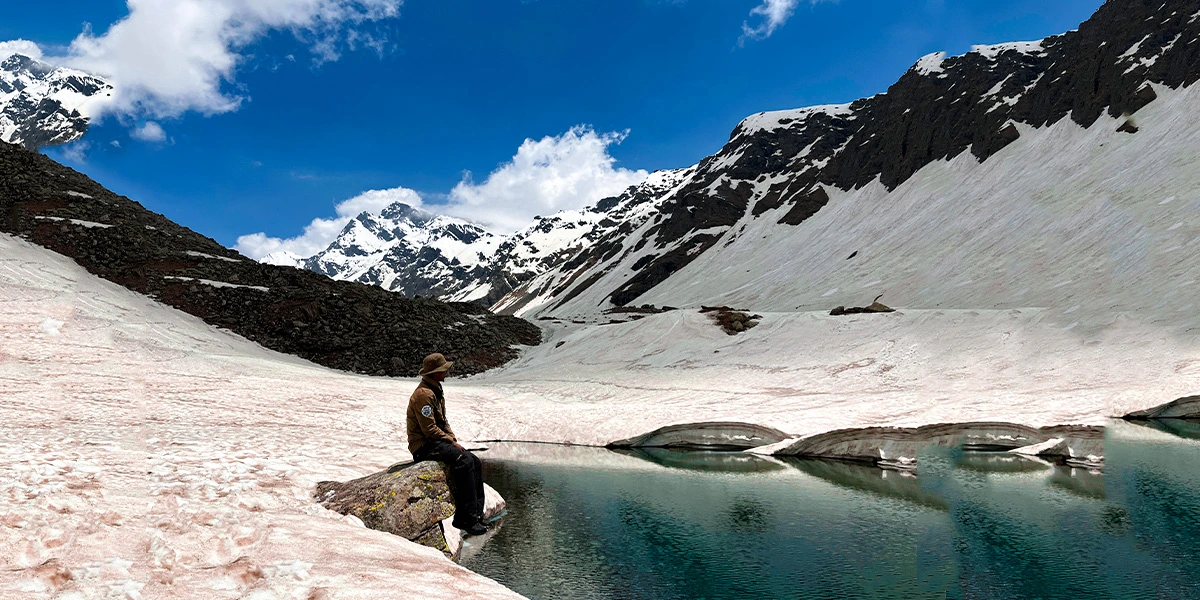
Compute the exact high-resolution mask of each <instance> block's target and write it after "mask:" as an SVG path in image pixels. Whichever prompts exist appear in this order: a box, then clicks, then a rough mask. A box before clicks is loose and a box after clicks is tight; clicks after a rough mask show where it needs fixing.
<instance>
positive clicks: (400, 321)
mask: <svg viewBox="0 0 1200 600" xmlns="http://www.w3.org/2000/svg"><path fill="white" fill-rule="evenodd" d="M0 231H3V232H5V233H9V234H13V235H18V236H20V237H23V238H25V239H27V240H29V241H31V242H33V243H36V244H39V245H41V246H44V247H46V248H49V249H51V250H54V251H56V252H58V253H60V254H63V255H65V256H68V257H70V258H72V259H74V260H75V261H76V262H78V263H79V264H80V265H81V266H83V267H84V268H86V269H87V270H88V271H90V272H92V273H94V274H96V275H99V276H100V277H103V278H105V279H108V280H110V281H113V282H115V283H117V284H120V285H123V286H125V287H127V288H129V289H132V290H134V291H137V292H140V293H142V294H146V295H148V296H151V297H153V298H156V299H157V300H158V301H160V302H162V303H164V304H167V305H169V306H172V307H174V308H177V309H180V310H183V311H184V312H187V313H190V314H192V315H195V316H197V317H199V318H201V319H203V320H204V321H206V322H207V323H209V324H211V325H214V326H217V327H222V328H225V329H228V330H230V331H233V332H235V333H238V334H240V335H242V336H244V337H246V338H248V339H250V340H252V341H255V342H257V343H259V344H261V345H263V346H265V347H267V348H270V349H272V350H277V351H279V352H284V353H288V354H294V355H297V356H300V357H303V358H306V359H308V360H311V361H313V362H316V363H318V364H322V365H325V366H329V367H332V368H336V369H343V370H347V371H354V372H358V373H365V374H373V375H390V376H411V375H415V374H416V373H417V371H418V370H419V368H420V364H421V359H422V358H423V357H424V356H425V355H426V354H428V353H430V352H435V351H437V352H442V353H444V354H446V355H447V356H448V357H450V359H451V360H455V361H457V365H456V368H455V371H456V373H457V374H469V373H477V372H480V371H483V370H486V369H489V368H492V367H496V366H499V365H501V364H503V363H504V362H506V361H508V360H510V359H512V358H514V357H515V356H516V355H517V350H516V349H515V347H516V346H517V345H520V344H538V343H540V337H541V333H540V331H539V330H538V328H537V327H536V326H534V325H533V324H531V323H528V322H526V321H523V320H521V319H517V318H513V317H504V316H497V315H493V314H492V313H490V312H488V311H487V310H486V309H485V308H484V307H481V306H479V305H477V304H469V303H444V302H439V301H436V300H432V299H409V298H405V297H403V296H401V295H399V294H392V293H390V292H387V291H385V290H383V289H380V288H378V287H374V286H367V285H362V284H358V283H352V282H339V281H333V280H331V279H329V278H327V277H323V276H321V275H318V274H316V273H312V272H308V271H302V270H297V269H292V268H287V267H280V266H274V265H266V264H261V263H257V262H254V261H251V260H248V259H246V258H245V257H242V256H241V255H239V254H238V253H236V252H234V251H232V250H229V249H228V248H225V247H224V246H222V245H220V244H218V243H217V242H216V241H214V240H212V239H209V238H207V237H204V236H202V235H200V234H198V233H196V232H194V231H192V230H190V229H187V228H185V227H182V226H180V225H178V224H175V223H173V222H171V221H170V220H168V219H167V218H166V217H163V216H162V215H159V214H156V213H153V212H151V211H149V210H146V209H145V208H144V207H142V206H141V205H140V204H138V203H137V202H134V201H132V200H130V199H128V198H125V197H122V196H118V195H117V194H114V193H112V192H110V191H108V190H106V189H105V188H104V187H102V186H101V185H99V184H97V183H96V182H94V181H92V180H91V179H89V178H87V177H86V176H84V175H82V174H80V173H78V172H76V171H74V170H72V169H69V168H67V167H64V166H62V165H59V164H58V163H56V162H54V161H53V160H51V159H49V158H48V157H46V156H43V155H40V154H37V153H34V152H30V151H28V150H25V149H23V148H21V147H19V146H15V145H11V144H6V143H4V144H0Z"/></svg>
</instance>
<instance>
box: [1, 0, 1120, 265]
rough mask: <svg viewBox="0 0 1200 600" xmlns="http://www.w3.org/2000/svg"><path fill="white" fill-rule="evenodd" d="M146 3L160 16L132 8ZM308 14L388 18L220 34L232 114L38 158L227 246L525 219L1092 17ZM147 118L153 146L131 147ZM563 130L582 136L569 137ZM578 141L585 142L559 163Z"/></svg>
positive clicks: (72, 11)
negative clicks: (743, 123)
mask: <svg viewBox="0 0 1200 600" xmlns="http://www.w3.org/2000/svg"><path fill="white" fill-rule="evenodd" d="M162 1H170V0H138V2H139V3H141V4H153V3H155V2H162ZM189 1H191V2H193V3H199V4H201V5H202V4H203V3H204V2H205V1H209V0H189ZM211 1H212V2H216V3H218V4H219V3H220V2H223V1H225V2H227V1H228V0H211ZM270 1H271V2H275V3H278V4H281V5H284V4H286V3H287V1H288V0H270ZM323 1H327V2H330V3H332V4H337V5H339V6H341V7H342V8H345V6H346V5H354V4H355V3H356V2H359V3H361V4H363V5H364V6H365V5H369V4H371V3H372V2H380V3H382V4H387V3H391V4H392V5H395V6H398V15H397V14H389V13H387V11H383V12H380V13H377V14H372V15H369V16H364V15H363V14H360V15H358V17H355V16H354V15H351V16H350V17H347V18H345V19H344V20H343V21H342V22H336V21H335V20H330V21H323V22H321V23H319V24H318V25H315V26H313V25H312V24H311V23H307V22H305V23H301V24H299V25H297V24H294V23H293V24H291V25H288V24H283V25H271V24H270V23H268V24H266V25H264V26H263V27H261V28H259V29H257V30H255V31H252V32H248V33H247V32H244V31H242V32H238V36H239V38H238V39H237V40H236V41H234V42H229V46H230V47H229V49H228V52H229V55H230V56H232V57H234V59H235V64H234V66H233V67H232V68H229V69H228V71H227V72H226V73H225V74H224V78H223V79H220V80H219V81H218V84H219V85H218V88H219V89H218V91H219V92H220V93H221V94H222V95H223V96H221V97H224V98H233V97H240V98H241V100H240V103H238V104H237V105H236V108H229V107H226V108H224V109H221V110H213V107H212V103H213V100H212V94H209V95H208V96H205V97H203V98H202V99H201V100H195V99H192V98H190V97H189V99H188V100H186V101H182V104H181V103H180V102H179V101H178V97H173V98H174V100H176V102H175V104H174V106H173V107H172V108H169V109H164V108H163V107H162V106H155V105H154V103H153V102H152V101H151V102H148V103H142V104H140V105H137V106H133V107H125V108H122V109H121V110H114V111H112V112H111V113H110V114H107V115H105V116H104V118H103V119H102V121H101V123H100V124H99V125H96V126H94V127H93V128H92V130H91V131H89V133H88V134H87V136H85V138H84V140H83V142H84V143H82V144H79V143H77V144H76V145H75V147H73V148H67V149H51V150H49V151H48V153H49V154H50V155H51V156H53V157H55V158H58V159H61V160H64V161H65V162H67V163H68V164H70V165H71V166H73V167H75V168H77V169H79V170H81V171H83V172H85V173H87V174H89V175H91V176H92V177H93V178H95V179H97V180H98V181H100V182H101V183H103V184H105V185H106V186H108V187H110V188H111V189H113V190H115V191H117V192H119V193H123V194H126V195H128V196H130V197H132V198H133V199H135V200H138V201H140V202H142V203H143V204H144V205H146V206H147V207H149V208H150V209H152V210H155V211H158V212H162V213H164V214H166V215H167V216H168V217H170V218H172V219H174V220H176V221H178V222H180V223H182V224H184V225H187V226H189V227H192V228H193V229H196V230H198V231H200V232H202V233H204V234H206V235H209V236H211V237H213V238H215V239H217V240H218V241H219V242H221V243H223V244H226V245H230V246H232V245H234V244H235V242H236V241H237V239H238V237H239V236H241V235H244V234H247V233H252V232H265V233H266V235H267V236H269V237H278V238H287V237H291V236H296V235H299V234H300V233H301V231H302V230H303V229H304V227H305V226H306V225H309V224H310V222H311V221H312V220H313V219H314V218H317V217H335V216H336V215H335V208H334V207H335V205H336V204H338V203H340V202H344V201H346V200H347V199H351V198H355V197H356V196H357V195H359V194H360V193H361V192H364V191H366V190H373V189H374V190H387V189H396V188H404V190H405V193H409V192H408V190H415V192H417V193H418V194H419V195H420V196H421V197H422V198H423V199H424V202H425V204H426V205H427V206H428V207H430V208H432V209H434V210H437V209H438V204H439V203H443V202H447V201H450V202H451V203H453V202H454V201H455V199H456V198H458V201H459V202H460V203H461V202H462V200H461V197H464V194H465V193H466V192H471V193H473V194H474V196H472V197H473V198H475V200H476V201H477V202H479V203H483V204H486V203H488V202H493V203H494V204H493V205H492V208H493V209H494V210H495V211H499V212H502V213H504V214H511V215H514V216H515V217H514V218H518V217H519V218H521V219H523V218H527V217H528V216H530V215H532V214H544V213H546V212H550V211H551V210H552V209H554V208H564V207H572V206H573V205H577V204H579V203H581V202H584V200H585V199H587V198H589V197H590V196H589V195H588V190H576V192H577V193H575V194H573V195H571V196H570V197H569V198H564V199H557V200H556V199H545V198H541V199H539V198H533V199H531V200H528V201H527V202H526V204H528V206H526V205H524V204H522V202H525V201H523V200H522V199H521V198H522V197H524V196H530V197H533V196H536V195H537V193H536V192H529V191H528V190H530V189H536V188H529V187H520V185H517V184H515V183H513V181H516V180H521V179H522V178H528V177H533V178H537V177H540V176H542V175H544V172H542V175H539V174H538V173H539V172H538V171H537V169H536V168H535V167H537V165H539V164H541V166H542V167H545V166H546V165H545V164H542V163H541V162H539V161H542V162H545V161H551V162H553V161H555V160H559V159H563V160H564V162H563V164H562V165H560V167H561V168H558V170H557V176H560V177H561V176H562V172H563V170H569V169H584V170H588V169H590V171H589V173H592V175H587V176H582V178H577V179H574V180H573V181H579V182H582V183H584V184H588V182H603V183H607V184H608V185H609V187H611V186H613V185H618V184H624V183H626V182H627V181H629V180H636V178H637V177H638V176H639V175H640V174H641V173H640V172H641V171H653V170H656V169H666V168H677V167H683V166H687V165H690V164H693V163H695V162H696V161H698V160H699V159H701V158H703V157H704V156H706V155H708V154H711V153H713V152H715V151H716V150H718V149H719V148H720V146H721V145H722V144H723V143H724V142H725V141H726V140H727V139H728V136H729V133H730V131H731V130H732V128H733V127H734V126H735V125H736V124H737V122H738V121H739V120H740V119H741V118H743V117H745V116H747V115H749V114H751V113H754V112H758V111H763V110H775V109H784V108H795V107H800V106H805V105H811V104H824V103H841V102H848V101H852V100H854V99H856V98H860V97H864V96H870V95H872V94H876V93H879V92H883V91H885V90H886V89H887V86H888V85H890V84H891V83H892V82H894V81H895V80H896V79H897V78H898V77H899V76H900V75H901V74H903V73H904V71H905V70H907V69H908V67H909V66H911V65H912V64H913V63H914V62H915V61H916V60H917V59H918V58H919V57H921V56H922V55H924V54H928V53H930V52H935V51H947V52H949V53H951V54H960V53H963V52H965V51H967V50H968V49H969V47H970V46H971V45H972V44H986V43H997V42H1005V41H1015V40H1028V39H1038V38H1042V37H1045V36H1047V35H1052V34H1056V33H1061V32H1063V31H1066V30H1068V29H1073V28H1075V27H1076V26H1077V25H1078V24H1079V22H1081V21H1082V20H1084V19H1086V18H1087V17H1088V16H1089V15H1090V14H1091V13H1093V12H1094V11H1095V10H1096V9H1097V8H1098V7H1099V5H1100V4H1101V3H1102V2H1101V0H1054V1H1053V2H1046V1H1045V0H1005V1H1004V2H997V1H995V0H978V1H968V0H905V1H902V2H897V1H896V0H840V1H838V2H833V1H824V2H817V3H815V4H812V3H809V2H805V1H801V2H799V5H798V6H797V7H796V9H795V13H794V14H792V15H790V17H789V18H786V20H783V21H780V22H779V23H776V24H777V25H778V26H777V27H776V28H775V29H774V30H773V31H771V34H770V35H769V36H765V35H762V33H765V30H761V31H760V35H758V36H750V37H747V36H746V35H745V34H744V25H745V26H746V27H751V28H754V27H761V26H764V25H765V23H766V18H767V17H766V16H764V15H761V14H752V11H753V10H755V9H756V7H759V6H765V5H764V0H676V1H671V0H597V1H593V0H437V1H431V0H407V1H406V2H404V3H403V4H402V5H401V4H399V0H323ZM778 1H781V0H771V3H776V2H778ZM363 10H364V11H365V10H367V9H365V8H364V9H363ZM372 10H374V9H373V8H372ZM129 14H130V8H129V7H127V6H126V4H125V2H123V1H114V0H60V1H57V2H53V3H49V2H24V3H11V5H10V6H7V7H6V8H5V15H6V16H5V19H4V20H3V21H2V22H0V40H11V39H18V38H19V39H26V40H31V41H33V42H36V43H37V44H38V45H40V46H41V47H42V48H43V50H44V51H45V53H46V55H47V57H48V58H47V59H46V60H50V58H51V57H53V56H61V55H64V54H67V53H69V52H70V51H73V50H70V51H69V50H68V49H67V46H68V45H69V44H70V43H71V42H72V40H73V39H75V38H76V36H78V35H79V34H80V32H81V31H83V27H84V25H83V23H84V22H87V23H90V24H91V27H92V34H91V35H92V36H93V38H99V39H102V40H103V38H104V36H105V35H106V34H107V32H108V29H109V27H110V26H111V25H112V24H113V23H115V22H117V21H119V20H120V19H123V18H125V17H127V16H128V15H129ZM146 15H149V10H146V11H144V14H143V15H142V17H145V19H151V18H153V16H152V15H151V16H146ZM263 18H264V19H269V18H275V17H263ZM264 22H266V21H264ZM163 27H168V26H167V25H164V26H163ZM222 36H223V37H222ZM218 37H219V38H220V39H222V40H223V41H227V40H225V38H228V33H227V32H226V33H225V34H221V36H218ZM314 45H316V46H317V51H316V53H315V54H314ZM330 48H332V49H333V51H332V52H331V51H330ZM144 52H145V53H148V54H149V55H153V54H154V53H156V52H162V53H163V54H166V53H169V52H171V50H170V48H165V47H148V48H145V49H144ZM334 53H336V55H337V56H336V59H333V54H334ZM113 60H127V59H113ZM75 64H79V63H78V60H77V61H76V63H75ZM96 64H102V65H110V64H111V62H110V63H96ZM111 68H114V69H116V68H117V67H111ZM135 68H136V66H131V67H128V69H127V70H126V71H124V72H125V73H126V75H125V80H127V81H133V80H135V79H136V77H131V76H130V75H128V73H129V72H130V70H132V69H135ZM186 93H192V92H190V91H188V92H186ZM197 93H201V92H197ZM180 97H182V96H180ZM189 102H190V103H191V104H190V105H189V104H188V103H189ZM205 103H207V104H205ZM181 107H182V108H181ZM206 112H207V113H214V114H205V113H206ZM148 121H153V122H154V123H157V124H158V125H160V126H161V128H162V131H163V134H164V136H165V139H158V140H154V139H153V138H155V137H156V136H154V135H150V136H142V137H149V138H151V139H152V141H142V140H139V139H134V138H132V137H131V134H132V132H133V131H134V130H135V129H137V128H138V127H141V126H144V125H145V123H147V122H148ZM577 125H584V126H587V127H589V128H591V129H590V130H588V129H584V130H578V129H577V130H575V133H570V132H571V130H572V127H575V126H577ZM612 132H615V133H616V134H615V135H608V136H604V134H609V133H612ZM152 133H157V132H152ZM622 134H624V135H622ZM588 136H591V137H588ZM543 138H549V139H548V140H546V142H547V144H548V145H547V146H545V147H542V149H541V151H542V152H543V153H542V154H538V149H537V148H534V147H533V146H528V147H527V148H526V150H527V151H528V152H527V153H528V154H529V156H528V157H527V158H530V161H531V163H530V164H532V165H533V167H530V168H531V169H533V171H531V172H530V173H526V172H524V171H521V169H520V168H519V165H518V166H514V165H509V166H510V169H509V172H508V176H509V177H508V179H505V180H504V181H501V179H503V178H498V179H497V180H496V181H495V182H494V183H495V185H493V186H490V187H489V186H488V185H487V184H488V183H493V182H489V180H488V176H489V174H490V173H492V172H493V171H495V170H496V169H498V168H500V167H501V166H502V165H504V164H505V163H508V162H510V161H513V160H514V157H515V156H517V155H518V154H519V152H518V149H519V148H520V147H521V145H522V143H523V142H524V141H525V140H526V139H531V140H534V141H537V140H543ZM113 142H116V143H117V144H119V147H117V146H116V145H114V144H113ZM589 142H590V146H589V145H588V144H589ZM578 144H582V145H584V146H588V147H587V148H585V149H584V150H581V151H578V152H575V151H574V150H573V148H574V147H575V145H578ZM568 146H570V148H568ZM572 152H574V153H573V154H572ZM605 153H607V154H605ZM564 156H566V158H565V159H564V158H563V157H564ZM606 161H609V162H606ZM612 161H615V162H612ZM551 166H554V165H551ZM464 171H470V172H471V173H472V174H473V180H472V181H473V183H472V184H471V187H470V189H464V188H462V186H460V187H459V191H458V192H452V190H455V187H456V185H459V184H460V182H461V181H462V179H463V176H464ZM543 171H544V170H543ZM614 173H615V174H616V175H615V176H614V175H613V174H614ZM606 178H607V179H606ZM505 181H507V182H508V183H504V182H505ZM534 183H536V182H534ZM506 185H507V186H508V187H505V186H506ZM521 185H533V184H532V183H529V182H528V181H526V182H525V183H523V184H521ZM513 186H516V187H513ZM595 187H596V188H597V190H596V191H597V192H599V191H605V190H603V189H601V188H604V186H603V185H600V184H596V186H595ZM523 195H524V196H523ZM493 196H494V197H495V198H493ZM355 206H357V205H355ZM366 206H371V205H370V204H369V203H368V204H367V205H366ZM485 208H486V206H483V205H482V204H481V205H479V206H474V205H472V206H466V205H463V206H460V207H459V209H458V211H457V214H460V215H461V216H467V217H470V216H471V214H472V213H471V211H472V210H475V209H478V210H479V211H480V212H479V214H480V215H483V217H481V219H480V220H482V221H485V222H486V221H487V220H488V219H487V218H486V215H487V214H489V213H488V212H487V210H485ZM346 210H349V209H346ZM450 212H454V211H450ZM526 213H528V214H526ZM334 224H335V225H336V223H334Z"/></svg>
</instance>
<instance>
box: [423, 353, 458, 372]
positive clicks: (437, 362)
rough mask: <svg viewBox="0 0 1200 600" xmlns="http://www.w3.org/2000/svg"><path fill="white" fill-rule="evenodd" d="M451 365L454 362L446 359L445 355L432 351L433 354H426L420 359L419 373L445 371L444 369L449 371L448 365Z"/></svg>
mask: <svg viewBox="0 0 1200 600" xmlns="http://www.w3.org/2000/svg"><path fill="white" fill-rule="evenodd" d="M453 365H454V363H453V362H450V361H448V360H446V357H445V356H442V355H441V354H439V353H437V352H434V353H433V354H430V355H429V356H426V357H425V360H423V361H421V375H430V374H433V373H445V372H446V371H449V370H450V367H451V366H453Z"/></svg>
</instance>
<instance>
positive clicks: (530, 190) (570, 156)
mask: <svg viewBox="0 0 1200 600" xmlns="http://www.w3.org/2000/svg"><path fill="white" fill-rule="evenodd" d="M625 136H626V133H603V134H601V133H596V132H595V130H593V129H591V128H590V127H584V126H577V127H572V128H571V129H570V130H569V131H567V132H566V133H564V134H562V135H559V136H547V137H544V138H542V139H541V140H536V141H535V140H532V139H527V140H525V142H524V143H522V144H521V146H520V148H518V149H517V153H516V155H514V156H513V158H512V160H511V161H509V162H507V163H504V164H503V165H501V166H500V167H499V168H497V169H496V170H495V171H492V173H491V174H490V175H488V178H487V180H486V181H484V182H483V183H479V184H477V183H475V182H474V181H472V180H471V177H470V173H467V174H466V176H465V177H464V178H463V181H461V182H459V184H458V185H456V186H455V187H454V189H453V190H451V191H450V193H449V194H448V196H447V199H448V201H447V202H446V203H444V204H436V205H425V209H426V210H430V211H433V212H442V213H444V214H448V215H453V216H457V217H461V218H464V219H467V220H470V221H473V222H476V223H479V224H481V225H483V226H486V227H489V228H492V229H494V230H496V231H499V232H502V233H507V232H511V231H515V230H517V229H519V228H521V227H524V226H526V225H528V224H529V223H530V221H532V220H533V217H534V216H536V215H548V214H552V213H554V212H557V211H560V210H567V209H574V208H582V207H584V206H587V205H590V204H594V203H595V202H597V201H599V200H602V199H604V198H606V197H609V196H614V195H617V194H619V193H621V192H622V191H624V190H625V188H627V187H629V186H631V185H636V184H638V183H641V182H642V181H643V180H645V179H646V177H647V175H648V173H647V172H646V171H642V170H637V171H634V170H629V169H621V168H615V167H614V164H615V163H616V159H614V158H613V157H612V156H610V155H609V153H608V148H609V146H611V145H613V144H619V143H621V141H622V140H624V139H625ZM396 202H404V203H406V204H408V205H410V206H421V205H422V201H421V196H420V194H418V193H417V192H415V191H413V190H411V189H408V188H403V187H397V188H392V189H387V190H370V191H366V192H363V193H361V194H359V195H357V196H355V197H353V198H350V199H349V200H346V201H344V202H341V203H340V204H338V205H337V207H336V211H337V216H336V217H333V218H318V219H313V221H312V222H311V223H309V224H308V225H307V226H306V227H305V228H304V233H302V234H300V235H298V236H296V237H293V238H287V239H282V238H277V237H270V236H268V235H267V234H266V233H263V232H259V233H252V234H250V235H243V236H241V237H239V238H238V240H237V244H236V245H234V248H235V249H236V250H237V251H238V252H241V253H242V254H244V255H246V256H248V257H250V258H253V259H255V260H259V259H261V258H262V257H264V256H266V255H268V254H271V253H273V252H281V251H286V252H291V253H294V254H295V255H297V256H300V257H305V258H306V257H309V256H312V255H314V254H316V253H318V252H320V251H322V250H324V249H325V248H327V247H328V246H329V244H330V243H332V242H333V240H335V239H337V236H338V234H339V233H341V231H342V229H343V228H345V227H346V224H347V223H349V222H350V220H351V219H353V218H354V217H356V216H358V215H359V214H361V213H363V212H368V213H372V214H378V213H379V212H381V211H382V210H383V209H384V208H387V207H388V206H391V205H392V204H394V203H396Z"/></svg>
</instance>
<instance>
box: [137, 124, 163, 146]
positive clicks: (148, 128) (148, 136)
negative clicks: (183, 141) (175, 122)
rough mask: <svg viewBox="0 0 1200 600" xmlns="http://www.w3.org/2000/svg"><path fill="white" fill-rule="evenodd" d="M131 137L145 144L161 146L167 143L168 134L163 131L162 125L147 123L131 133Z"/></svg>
mask: <svg viewBox="0 0 1200 600" xmlns="http://www.w3.org/2000/svg"><path fill="white" fill-rule="evenodd" d="M129 137H132V138H133V139H135V140H141V141H143V142H150V143H154V144H161V143H163V142H165V141H167V132H166V131H163V128H162V125H159V124H158V123H155V122H154V121H146V123H145V124H143V125H142V126H141V127H136V128H134V130H133V131H131V132H129Z"/></svg>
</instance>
